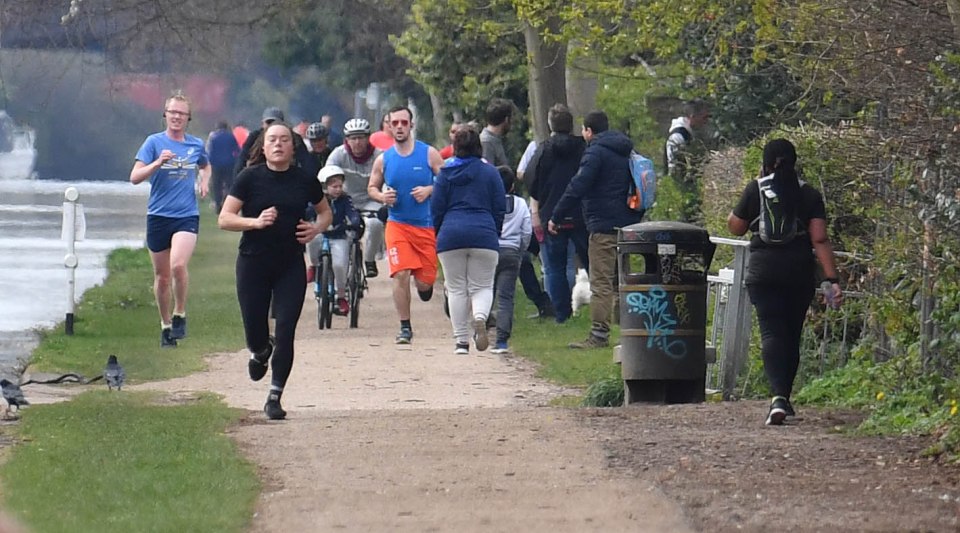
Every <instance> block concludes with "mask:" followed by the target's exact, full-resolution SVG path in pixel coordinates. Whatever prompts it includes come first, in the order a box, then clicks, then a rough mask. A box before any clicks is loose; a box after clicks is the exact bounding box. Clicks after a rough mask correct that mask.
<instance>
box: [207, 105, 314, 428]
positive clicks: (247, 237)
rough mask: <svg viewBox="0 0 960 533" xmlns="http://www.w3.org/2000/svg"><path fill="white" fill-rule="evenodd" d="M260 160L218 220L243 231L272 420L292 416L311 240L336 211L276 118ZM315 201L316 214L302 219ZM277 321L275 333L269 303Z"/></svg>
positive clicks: (247, 328)
mask: <svg viewBox="0 0 960 533" xmlns="http://www.w3.org/2000/svg"><path fill="white" fill-rule="evenodd" d="M261 138H262V140H263V143H262V149H261V150H259V151H257V152H256V154H257V156H256V159H254V158H251V159H252V160H253V163H254V164H251V165H250V166H248V167H247V168H245V169H244V170H243V171H242V172H240V174H238V175H237V178H236V180H235V181H234V184H233V188H232V189H231V190H230V194H229V195H228V196H227V198H226V199H225V200H224V202H223V209H222V210H221V211H220V217H219V219H218V220H217V222H218V224H219V226H220V229H225V230H228V231H242V232H243V236H242V237H241V238H240V252H239V254H238V255H237V298H238V300H239V301H240V314H241V315H242V317H243V330H244V334H245V335H246V341H247V347H248V348H249V349H250V352H251V356H250V360H249V361H248V362H247V370H248V372H249V373H250V379H252V380H254V381H259V380H260V379H262V378H263V376H264V375H266V373H267V363H268V361H269V360H270V358H271V357H272V358H273V364H272V368H273V376H272V378H271V380H270V392H269V393H268V395H267V402H266V404H265V405H264V406H263V410H264V412H265V413H266V415H267V417H268V418H270V419H271V420H281V419H283V418H285V417H286V416H287V413H286V411H284V410H283V407H281V406H280V397H281V396H282V395H283V387H284V385H285V384H286V383H287V377H289V376H290V369H291V367H292V366H293V339H294V336H295V334H296V329H297V321H298V320H299V319H300V311H301V310H302V309H303V298H304V290H305V285H306V268H305V266H304V262H303V251H304V245H305V244H306V243H308V242H310V241H312V240H313V238H314V237H316V236H317V234H319V233H320V232H321V231H323V230H325V229H326V228H327V226H328V225H329V224H330V221H331V218H332V213H331V211H330V206H329V204H328V203H327V200H326V199H325V198H324V197H323V190H322V188H321V186H320V182H319V181H317V178H316V176H309V175H307V174H306V172H304V171H303V170H301V169H300V168H299V167H297V166H296V165H295V164H294V162H293V161H294V159H293V157H294V156H293V153H294V148H293V142H294V140H293V139H294V137H293V132H292V130H291V129H290V127H289V126H287V125H286V124H282V123H278V122H275V123H273V124H271V125H270V126H269V127H268V128H267V129H266V131H264V132H263V135H262V136H261ZM308 203H313V204H314V205H315V210H316V212H317V221H316V222H315V223H311V222H307V221H306V220H304V219H303V216H304V211H305V209H306V207H307V204H308ZM271 300H272V301H273V311H274V318H275V319H276V326H275V331H274V334H275V335H276V337H275V338H274V337H271V336H270V323H269V316H270V302H271Z"/></svg>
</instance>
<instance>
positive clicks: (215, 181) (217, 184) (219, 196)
mask: <svg viewBox="0 0 960 533" xmlns="http://www.w3.org/2000/svg"><path fill="white" fill-rule="evenodd" d="M232 188H233V165H231V166H229V167H212V170H211V172H210V192H209V194H210V196H211V197H213V203H214V205H216V209H217V213H219V212H220V208H222V207H223V200H224V199H226V197H227V195H228V194H230V189H232Z"/></svg>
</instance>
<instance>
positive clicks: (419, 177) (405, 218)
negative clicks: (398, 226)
mask: <svg viewBox="0 0 960 533" xmlns="http://www.w3.org/2000/svg"><path fill="white" fill-rule="evenodd" d="M383 179H384V182H386V184H387V185H389V186H390V187H392V188H393V189H395V190H396V191H397V203H395V204H393V207H391V208H390V216H389V218H388V220H392V221H394V222H401V223H403V224H410V225H411V226H419V227H421V228H432V227H433V219H432V218H431V217H430V201H429V199H427V201H424V202H417V200H416V199H415V198H414V197H413V195H412V194H410V191H412V190H413V188H414V187H426V186H429V185H433V179H434V177H433V169H432V168H430V146H429V145H427V144H425V143H422V142H420V141H415V142H414V145H413V152H412V153H411V154H410V155H408V156H406V157H404V156H402V155H400V154H399V153H398V152H397V147H396V146H394V147H392V148H390V149H389V150H387V151H386V152H384V153H383Z"/></svg>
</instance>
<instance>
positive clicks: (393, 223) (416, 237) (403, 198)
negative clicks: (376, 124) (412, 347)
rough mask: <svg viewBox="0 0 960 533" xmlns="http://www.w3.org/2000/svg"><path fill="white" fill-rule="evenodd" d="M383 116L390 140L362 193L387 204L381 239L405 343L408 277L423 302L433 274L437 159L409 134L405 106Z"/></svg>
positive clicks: (432, 150) (409, 119) (435, 153)
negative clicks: (432, 209) (432, 208)
mask: <svg viewBox="0 0 960 533" xmlns="http://www.w3.org/2000/svg"><path fill="white" fill-rule="evenodd" d="M387 119H388V120H389V124H390V132H391V133H392V134H393V140H394V145H393V147H392V148H390V149H389V150H387V151H386V152H384V153H383V154H381V155H379V156H377V159H376V160H375V161H374V162H373V171H372V172H371V174H370V182H369V184H368V186H367V192H368V193H369V195H370V198H371V199H373V200H375V201H377V202H380V203H382V204H384V205H386V206H388V207H389V208H390V216H389V217H388V218H387V228H386V231H385V232H384V239H385V241H386V245H387V259H388V261H389V263H390V277H392V278H393V304H394V306H396V308H397V314H398V315H400V333H398V334H397V338H396V342H397V344H410V342H411V341H412V340H413V327H412V326H411V325H410V278H411V276H412V277H413V280H414V283H416V285H417V294H419V295H420V299H421V300H423V301H424V302H426V301H428V300H430V298H431V297H432V296H433V283H434V281H436V279H437V239H436V235H435V233H434V229H433V220H432V219H431V217H430V202H429V200H430V195H431V193H433V180H434V177H435V176H436V175H437V174H439V173H440V167H441V166H442V165H443V158H441V157H440V152H438V151H437V150H436V148H433V147H432V146H429V145H427V144H425V143H422V142H420V141H415V140H414V139H413V137H412V136H411V135H410V132H411V131H412V130H413V112H412V111H410V109H409V108H407V107H403V106H401V107H395V108H393V109H391V110H390V112H389V113H388V114H387Z"/></svg>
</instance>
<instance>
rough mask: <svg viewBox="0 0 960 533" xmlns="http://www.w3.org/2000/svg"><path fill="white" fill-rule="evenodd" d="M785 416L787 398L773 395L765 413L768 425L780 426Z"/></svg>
mask: <svg viewBox="0 0 960 533" xmlns="http://www.w3.org/2000/svg"><path fill="white" fill-rule="evenodd" d="M786 418H787V399H786V398H784V397H783V396H774V398H773V401H772V402H770V412H769V413H767V421H766V424H767V425H768V426H782V425H783V421H784V420H785V419H786Z"/></svg>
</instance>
